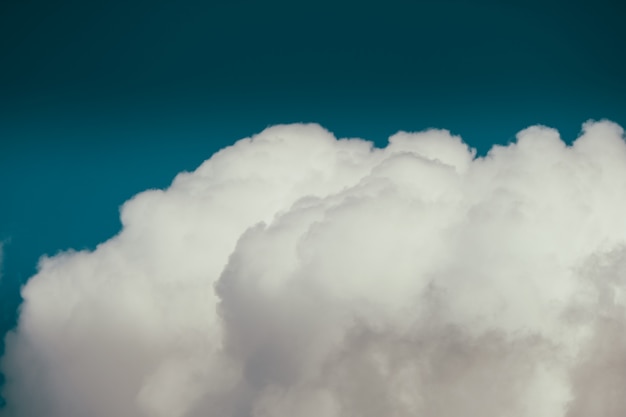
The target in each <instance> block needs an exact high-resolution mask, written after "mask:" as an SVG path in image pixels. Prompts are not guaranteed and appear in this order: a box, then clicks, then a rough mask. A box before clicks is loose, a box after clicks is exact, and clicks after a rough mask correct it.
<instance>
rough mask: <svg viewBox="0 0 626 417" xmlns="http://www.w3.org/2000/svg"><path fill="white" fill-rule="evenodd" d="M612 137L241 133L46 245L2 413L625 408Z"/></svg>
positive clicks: (620, 140) (606, 133) (485, 413)
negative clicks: (100, 220) (77, 233)
mask: <svg viewBox="0 0 626 417" xmlns="http://www.w3.org/2000/svg"><path fill="white" fill-rule="evenodd" d="M623 135H624V132H623V130H622V128H621V127H619V126H617V125H616V124H614V123H611V122H608V121H602V122H588V123H586V124H585V125H584V126H583V131H582V133H581V136H580V137H579V138H578V139H577V140H576V141H575V142H574V143H573V144H572V145H571V146H567V145H566V144H565V143H564V142H563V141H562V140H561V139H560V137H559V134H558V132H557V131H555V130H553V129H550V128H546V127H541V126H535V127H530V128H528V129H526V130H524V131H522V132H520V133H519V134H518V135H517V140H516V142H515V143H512V144H510V145H508V146H494V147H493V148H492V149H491V151H490V152H489V153H488V155H487V156H485V157H476V155H475V151H473V150H472V149H470V148H468V146H467V145H466V144H465V143H464V142H463V141H462V140H461V138H459V137H457V136H453V135H451V134H450V133H449V132H448V131H445V130H428V131H424V132H419V133H406V132H400V133H398V134H396V135H394V136H392V137H391V138H390V139H389V144H388V145H387V146H386V147H385V148H383V149H379V148H375V147H374V146H373V145H372V143H370V142H367V141H365V140H361V139H339V140H338V139H336V138H335V137H334V136H333V135H332V134H331V133H329V132H328V131H326V130H325V129H323V128H322V127H320V126H318V125H314V124H310V125H302V124H295V125H281V126H274V127H271V128H268V129H266V130H265V131H263V132H261V133H259V134H258V135H256V136H253V137H252V138H247V139H243V140H241V141H239V142H237V143H236V144H235V145H233V146H231V147H228V148H225V149H223V150H221V151H220V152H218V153H216V154H215V155H213V156H212V157H211V158H210V159H209V160H207V161H206V162H204V163H203V164H202V165H201V166H200V167H199V168H198V169H197V170H196V171H194V172H191V173H181V174H179V175H178V176H177V177H176V178H175V180H174V181H173V183H172V185H171V186H170V187H169V188H168V189H167V190H148V191H145V192H143V193H140V194H138V195H137V196H135V197H134V198H133V199H131V200H130V201H127V202H126V203H125V204H124V205H123V207H122V209H121V220H122V224H123V229H122V230H121V232H120V233H119V234H118V235H117V236H114V237H113V238H111V239H110V240H108V241H107V242H104V243H102V244H101V245H99V246H98V247H97V249H96V250H95V251H93V252H87V251H82V252H72V251H69V252H64V253H61V254H59V255H56V256H54V257H48V258H42V259H41V261H40V264H39V269H38V273H37V274H36V275H35V276H34V277H32V278H31V279H30V280H29V281H28V283H27V285H26V286H25V287H24V289H23V291H22V295H23V298H24V302H23V304H22V307H21V313H20V318H19V324H18V327H17V330H16V331H15V332H12V333H10V334H9V335H8V337H7V339H6V342H7V345H6V354H5V356H4V358H3V359H2V371H3V372H4V373H5V375H6V378H7V382H6V385H5V387H4V391H3V395H4V397H5V398H6V400H7V409H6V410H5V411H4V414H2V415H6V416H14V417H34V416H47V417H85V416H90V417H111V416H124V417H140V416H149V417H200V416H203V417H206V416H216V417H217V416H219V417H293V416H301V417H339V416H341V417H344V416H345V417H348V416H364V417H365V416H372V417H380V416H390V417H405V416H406V417H408V416H433V417H437V416H445V417H466V416H469V415H475V416H482V417H502V416H520V417H589V416H603V417H623V416H624V415H626V399H624V398H626V396H623V395H619V393H621V392H623V391H624V390H626V373H625V372H624V369H625V368H624V365H625V364H626V331H625V330H626V315H625V312H626V311H625V306H626V294H625V289H626V246H625V243H626V216H625V215H624V213H626V143H625V141H624V136H623ZM0 254H1V251H0ZM0 259H1V257H0ZM0 262H1V261H0Z"/></svg>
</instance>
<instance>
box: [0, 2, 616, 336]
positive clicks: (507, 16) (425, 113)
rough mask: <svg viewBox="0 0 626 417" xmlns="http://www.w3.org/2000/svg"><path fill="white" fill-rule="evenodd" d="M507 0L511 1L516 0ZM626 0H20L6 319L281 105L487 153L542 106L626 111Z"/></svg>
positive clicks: (552, 113)
mask: <svg viewBox="0 0 626 417" xmlns="http://www.w3.org/2000/svg"><path fill="white" fill-rule="evenodd" d="M502 3H507V4H502ZM625 17H626V11H625V10H624V7H623V6H620V5H619V2H617V1H615V2H607V1H602V0H599V1H593V2H576V1H559V2H556V1H549V0H547V1H526V2H520V1H515V2H501V1H491V0H483V1H475V2H469V1H427V2H420V1H406V2H402V1H395V0H390V1H384V2H366V1H360V2H356V1H344V2H337V1H326V0H321V1H320V0H318V1H314V2H293V1H289V2H288V1H283V2H277V1H266V2H249V1H242V0H233V1H228V2H212V1H188V0H182V1H177V2H164V1H159V0H152V1H134V0H127V1H115V0H113V1H103V2H100V1H62V0H59V1H52V2H50V1H43V0H5V1H3V2H1V3H0V180H1V181H2V186H1V188H0V190H1V196H0V202H1V203H0V239H3V240H4V241H5V245H4V249H5V250H4V252H5V253H4V255H5V256H4V266H3V269H4V274H3V275H4V277H3V279H2V281H1V282H0V291H1V292H0V297H1V300H0V308H1V312H0V313H1V317H2V325H1V327H2V333H4V332H5V330H6V329H7V328H8V327H10V326H12V324H13V323H14V320H15V313H14V312H15V309H16V307H17V305H18V302H19V297H18V288H19V285H20V283H22V282H24V281H25V280H26V279H27V278H28V277H29V276H30V275H31V274H32V273H33V272H34V268H35V263H36V261H37V258H38V257H39V256H40V255H42V254H44V253H48V254H54V253H56V252H57V251H59V250H63V249H67V248H70V247H72V248H77V249H81V248H85V247H87V248H92V247H94V246H95V244H97V243H98V242H101V241H103V240H105V239H107V238H108V237H110V236H111V235H113V234H114V233H116V232H117V230H118V227H119V222H118V206H119V205H120V204H121V203H123V202H124V201H125V200H126V199H128V198H129V197H131V196H132V195H133V194H135V193H137V192H140V191H142V190H144V189H147V188H152V187H165V186H167V185H168V183H169V182H170V181H171V179H172V178H173V177H174V175H175V174H176V173H177V172H179V171H181V170H191V169H194V168H195V167H196V166H197V165H198V164H199V163H200V162H202V161H203V160H204V159H206V158H208V157H209V156H210V155H211V154H212V153H213V152H214V151H216V150H217V149H219V148H221V147H223V146H226V145H228V144H230V143H232V142H234V141H235V140H236V139H239V138H242V137H245V136H248V135H250V134H253V133H255V132H258V131H260V130H261V129H263V128H264V127H266V126H267V125H270V124H274V123H285V122H300V121H305V122H319V123H321V124H323V125H324V126H325V127H327V128H329V129H330V130H332V131H334V132H335V133H336V134H337V135H339V136H359V137H364V138H367V139H371V140H375V141H376V143H377V144H378V145H381V146H382V145H384V143H385V139H386V137H387V136H388V135H390V134H392V133H394V132H396V131H397V130H400V129H403V130H420V129H424V128H427V127H442V128H447V129H450V130H452V131H453V133H456V134H460V135H462V136H463V137H464V138H465V140H466V141H467V142H469V143H470V144H471V145H472V146H474V147H477V148H478V149H479V151H481V152H484V151H485V150H486V149H488V148H489V146H490V145H491V144H493V143H506V142H507V141H510V140H511V139H512V138H513V137H514V135H515V133H516V132H517V131H519V130H520V129H522V128H524V127H527V126H528V125H531V124H536V123H542V124H547V125H550V126H553V127H556V128H558V129H559V130H560V131H561V132H562V135H563V136H564V138H565V139H566V140H568V141H569V140H572V139H573V138H574V137H575V136H576V134H577V133H578V131H579V130H580V126H581V123H583V122H584V121H586V120H587V119H589V118H595V119H599V118H609V119H612V120H614V121H616V122H618V123H620V124H622V125H626V75H625V74H626V68H625V57H624V51H625V50H626V47H625V46H624V45H625V43H626V25H625V24H624V18H625Z"/></svg>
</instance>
